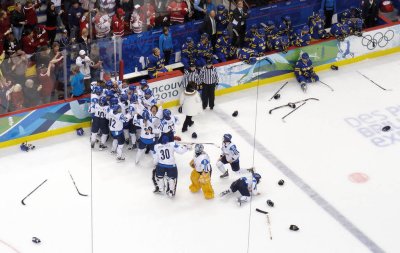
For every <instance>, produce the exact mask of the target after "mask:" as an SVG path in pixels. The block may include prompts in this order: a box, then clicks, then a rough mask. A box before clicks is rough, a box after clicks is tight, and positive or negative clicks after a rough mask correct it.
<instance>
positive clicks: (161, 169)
mask: <svg viewBox="0 0 400 253" xmlns="http://www.w3.org/2000/svg"><path fill="white" fill-rule="evenodd" d="M186 151H188V147H187V146H181V145H178V144H176V143H174V142H168V137H167V136H162V137H161V139H160V143H159V144H157V145H155V147H154V150H153V159H154V163H155V164H156V168H155V173H154V172H153V177H154V176H155V177H156V179H155V180H154V178H153V181H155V182H156V189H155V190H154V193H161V194H162V193H164V191H165V192H166V194H167V196H168V197H170V198H172V197H174V196H175V192H176V182H177V179H178V169H177V167H176V163H175V156H174V153H175V152H177V153H178V154H183V153H185V152H186ZM164 179H165V180H166V184H167V185H166V186H165V182H164Z"/></svg>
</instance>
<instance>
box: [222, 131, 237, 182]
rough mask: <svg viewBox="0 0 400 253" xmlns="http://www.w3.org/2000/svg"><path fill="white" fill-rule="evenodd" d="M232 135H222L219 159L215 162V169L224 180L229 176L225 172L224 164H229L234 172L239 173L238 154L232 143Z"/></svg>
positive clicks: (226, 171)
mask: <svg viewBox="0 0 400 253" xmlns="http://www.w3.org/2000/svg"><path fill="white" fill-rule="evenodd" d="M231 140H232V135H230V134H224V136H223V141H222V147H221V151H222V153H221V157H220V159H219V160H218V162H217V168H218V169H219V170H220V171H221V173H222V175H221V176H220V177H221V178H225V177H227V176H229V172H228V170H225V168H224V164H227V163H229V164H230V165H231V169H232V170H233V171H234V172H241V171H240V164H239V157H240V153H239V151H238V150H237V148H236V145H235V144H233V143H232V141H231Z"/></svg>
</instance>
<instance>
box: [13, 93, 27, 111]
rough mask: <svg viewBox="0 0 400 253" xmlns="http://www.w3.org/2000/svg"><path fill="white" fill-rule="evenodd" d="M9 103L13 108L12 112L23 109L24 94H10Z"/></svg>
mask: <svg viewBox="0 0 400 253" xmlns="http://www.w3.org/2000/svg"><path fill="white" fill-rule="evenodd" d="M10 102H11V104H12V106H13V110H14V111H17V110H21V109H24V94H23V93H22V91H18V92H11V93H10Z"/></svg>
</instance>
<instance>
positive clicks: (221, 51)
mask: <svg viewBox="0 0 400 253" xmlns="http://www.w3.org/2000/svg"><path fill="white" fill-rule="evenodd" d="M231 45H232V40H231V39H230V38H229V33H228V31H227V30H224V31H223V32H222V36H220V37H219V38H218V40H217V43H216V44H215V54H216V56H217V57H218V61H219V62H226V60H227V59H229V58H231V57H232V56H233V55H234V52H235V51H234V50H232V46H231Z"/></svg>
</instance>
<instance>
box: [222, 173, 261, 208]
mask: <svg viewBox="0 0 400 253" xmlns="http://www.w3.org/2000/svg"><path fill="white" fill-rule="evenodd" d="M260 179H261V175H260V174H258V173H253V174H252V175H251V176H249V177H241V178H239V179H238V180H236V181H234V182H233V183H232V184H231V187H230V189H228V190H226V191H223V192H221V197H222V196H225V195H227V194H229V193H235V192H237V191H238V192H239V193H240V197H238V198H237V203H238V204H239V206H241V205H242V203H245V202H247V201H249V200H250V199H251V196H255V195H260V193H259V192H258V191H257V185H258V184H259V183H260Z"/></svg>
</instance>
